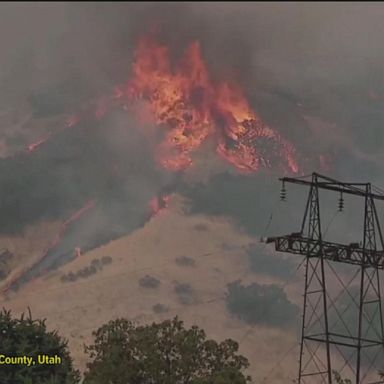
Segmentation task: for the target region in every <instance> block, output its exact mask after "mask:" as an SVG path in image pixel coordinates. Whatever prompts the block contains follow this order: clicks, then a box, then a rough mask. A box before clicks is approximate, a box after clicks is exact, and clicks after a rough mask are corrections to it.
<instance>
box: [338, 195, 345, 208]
mask: <svg viewBox="0 0 384 384" xmlns="http://www.w3.org/2000/svg"><path fill="white" fill-rule="evenodd" d="M343 210H344V199H343V195H342V194H340V198H339V212H343Z"/></svg>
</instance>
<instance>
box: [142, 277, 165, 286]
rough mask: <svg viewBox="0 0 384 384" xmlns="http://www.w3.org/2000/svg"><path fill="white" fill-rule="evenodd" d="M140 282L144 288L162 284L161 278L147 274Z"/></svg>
mask: <svg viewBox="0 0 384 384" xmlns="http://www.w3.org/2000/svg"><path fill="white" fill-rule="evenodd" d="M139 284H140V286H141V287H144V288H157V287H158V286H159V285H160V280H158V279H156V277H153V276H149V275H146V276H144V277H142V278H141V279H140V280H139Z"/></svg>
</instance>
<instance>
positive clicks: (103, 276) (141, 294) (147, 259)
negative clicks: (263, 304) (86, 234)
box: [0, 196, 298, 384]
mask: <svg viewBox="0 0 384 384" xmlns="http://www.w3.org/2000/svg"><path fill="white" fill-rule="evenodd" d="M254 241H255V239H254V238H251V237H249V236H247V235H245V234H239V233H238V232H237V231H236V230H235V228H234V227H233V225H232V224H231V223H230V222H229V221H228V220H225V219H212V218H207V217H205V216H185V215H184V214H183V210H182V201H181V199H180V198H179V197H178V196H175V198H174V199H173V200H172V202H171V204H170V207H169V208H168V209H167V210H165V211H162V212H160V213H159V214H158V216H156V217H154V218H153V219H152V220H151V221H150V222H149V223H147V225H146V226H145V227H144V228H142V229H139V230H137V231H136V232H134V233H132V234H131V235H129V236H126V237H123V238H120V239H118V240H116V241H113V242H111V243H109V244H107V245H105V246H102V247H100V248H98V249H95V250H93V251H91V252H88V253H85V254H83V255H82V256H81V257H79V258H77V259H76V260H75V261H73V262H72V263H70V264H67V265H66V266H64V267H62V268H61V269H60V270H58V271H55V272H53V273H51V274H50V275H48V276H45V277H43V278H40V279H38V280H35V281H34V282H33V283H29V284H27V285H25V286H24V287H22V288H21V289H20V290H19V291H18V292H14V293H10V294H9V295H8V296H7V297H6V298H2V299H1V300H2V302H0V306H5V307H6V308H9V309H12V310H13V311H14V312H15V313H16V314H18V313H21V312H23V311H25V310H26V309H27V307H28V306H29V307H30V308H31V310H32V313H33V316H35V317H43V318H47V324H48V326H49V327H50V328H56V329H58V330H59V332H60V333H61V334H62V335H63V336H65V337H67V338H68V339H69V345H70V348H71V352H72V354H73V356H74V359H75V361H76V364H77V366H78V367H79V368H81V369H84V367H85V364H86V357H85V355H84V354H83V344H84V343H88V342H90V340H91V332H92V330H94V329H95V328H97V327H98V326H100V325H101V324H103V323H104V322H107V321H108V320H110V319H113V318H116V317H120V316H124V317H127V318H129V319H132V320H135V321H137V322H152V321H161V320H163V319H166V318H169V317H173V316H175V315H178V316H179V317H180V318H181V319H183V320H184V321H185V323H186V324H187V325H192V324H196V325H198V326H200V327H202V328H204V329H205V330H206V332H207V334H208V336H209V337H210V338H214V339H217V340H223V339H225V338H233V339H235V340H237V341H239V342H240V350H241V353H243V354H244V355H245V356H247V357H248V358H249V360H250V362H251V368H250V372H249V373H250V374H251V375H252V376H253V378H254V382H255V383H262V382H265V383H276V384H279V383H287V381H289V380H290V379H293V378H294V377H295V373H296V360H297V352H298V350H297V341H296V336H295V334H294V333H289V332H285V331H282V330H279V329H273V328H268V327H261V326H257V327H250V326H248V325H246V324H244V323H242V322H241V321H239V320H237V319H234V318H232V317H231V316H230V315H229V314H228V312H227V310H226V308H225V301H224V294H225V287H226V284H228V283H229V282H232V281H234V280H237V279H242V280H243V281H244V282H246V283H250V282H252V281H258V282H270V279H268V278H266V277H263V276H260V275H257V274H255V273H252V272H250V271H249V266H248V263H247V258H246V255H245V252H244V247H245V246H247V245H248V244H249V243H250V242H254ZM103 256H110V257H111V259H112V262H111V263H109V264H107V265H105V266H104V267H103V268H102V269H101V270H99V271H98V272H97V273H96V274H94V275H91V276H89V277H84V278H78V279H77V280H76V281H74V282H63V281H62V276H63V274H68V273H69V272H74V273H75V272H76V271H79V270H81V269H82V268H84V267H86V266H89V265H91V263H92V260H95V259H99V260H100V259H101V258H102V257H103ZM182 257H184V259H185V257H187V258H188V260H189V261H190V259H193V261H194V265H183V262H180V258H182ZM177 258H179V262H177V261H176V259H177ZM192 263H193V262H192ZM184 264H185V263H184ZM187 264H188V263H187ZM146 275H149V276H152V277H154V278H156V279H158V280H159V282H160V284H159V286H158V287H157V288H146V287H143V286H141V285H140V279H142V278H143V277H145V276H146ZM181 284H189V285H190V290H189V291H188V290H187V292H186V293H185V294H179V293H177V292H176V291H177V289H176V288H175V287H176V286H177V285H179V286H180V285H181ZM289 288H290V290H288V291H289V292H290V293H291V292H292V294H293V295H296V293H297V292H296V291H297V289H296V288H295V286H292V284H291V285H290V287H289ZM156 304H161V305H162V306H161V307H160V306H158V308H161V310H160V311H159V310H158V311H154V309H153V307H154V306H155V305H156ZM162 311H165V312H162ZM288 352H289V353H288Z"/></svg>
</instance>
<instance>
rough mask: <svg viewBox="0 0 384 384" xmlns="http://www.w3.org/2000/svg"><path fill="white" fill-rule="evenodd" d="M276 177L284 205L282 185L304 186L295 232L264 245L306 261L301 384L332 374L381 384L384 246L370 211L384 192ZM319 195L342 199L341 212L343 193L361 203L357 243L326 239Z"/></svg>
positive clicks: (327, 379) (314, 178)
mask: <svg viewBox="0 0 384 384" xmlns="http://www.w3.org/2000/svg"><path fill="white" fill-rule="evenodd" d="M280 180H281V181H282V185H283V186H282V191H281V198H282V200H285V197H286V190H285V184H286V183H294V184H299V185H302V186H307V187H309V194H308V199H307V202H306V207H305V213H304V217H303V221H302V225H301V229H300V232H295V233H292V234H290V235H285V236H278V237H269V238H267V240H266V242H267V243H274V244H275V248H276V250H277V251H281V252H288V253H292V254H299V255H304V256H305V258H306V259H305V288H304V307H303V320H302V329H301V344H300V359H299V375H298V383H299V384H308V383H316V384H317V383H321V384H323V383H324V384H331V383H332V382H334V379H333V371H334V370H336V371H338V372H339V373H340V374H341V376H342V377H344V378H349V379H350V380H351V381H352V383H354V384H363V383H364V384H366V383H384V380H381V379H380V378H379V371H380V370H382V369H383V367H384V330H383V314H382V302H381V294H380V277H379V270H380V269H384V251H383V250H384V243H383V236H382V232H381V228H380V223H379V219H378V214H377V210H376V206H375V201H376V200H384V193H383V194H381V193H375V192H374V191H373V187H372V186H371V184H370V183H344V182H340V181H337V180H333V179H331V178H329V177H325V176H322V175H319V174H316V173H313V174H312V175H311V176H310V177H303V178H288V177H284V178H282V179H280ZM320 190H329V191H333V192H336V193H338V194H339V211H342V210H343V208H344V199H343V196H344V195H347V194H349V195H355V196H358V197H360V198H362V199H363V202H364V214H363V218H364V221H363V223H362V224H363V234H362V239H361V241H358V242H355V243H350V244H339V243H336V242H330V241H325V240H324V239H323V233H322V226H321V215H320V211H321V210H320V197H319V191H320ZM359 240H360V239H359ZM334 282H336V283H337V284H338V286H340V291H337V290H336V283H334Z"/></svg>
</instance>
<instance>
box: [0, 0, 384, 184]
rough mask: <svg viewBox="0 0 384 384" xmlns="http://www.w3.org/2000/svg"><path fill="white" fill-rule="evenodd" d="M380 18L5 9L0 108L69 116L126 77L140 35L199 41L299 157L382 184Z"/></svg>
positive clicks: (349, 13) (355, 10)
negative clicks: (320, 158) (46, 107)
mask: <svg viewBox="0 0 384 384" xmlns="http://www.w3.org/2000/svg"><path fill="white" fill-rule="evenodd" d="M383 16H384V6H383V5H381V4H371V3H367V4H365V3H364V4H358V3H350V4H349V3H334V4H314V3H304V4H303V3H272V4H263V3H260V4H249V3H239V2H236V3H235V2H234V3H204V4H193V3H182V4H172V3H144V4H140V3H136V4H132V3H131V4H123V3H116V4H110V3H97V4H95V3H94V4H92V3H90V4H89V3H83V4H69V3H52V4H44V3H33V4H26V3H24V4H11V3H7V4H2V5H1V13H0V46H1V50H2V53H1V59H0V84H1V87H0V89H1V90H0V100H1V102H2V109H4V110H5V109H6V107H9V105H11V106H13V107H14V106H15V104H17V105H19V108H20V109H22V106H23V105H24V103H25V102H26V100H28V98H29V100H30V98H31V97H32V98H33V97H35V98H34V99H33V102H34V104H33V105H34V106H36V104H38V107H39V106H40V104H41V103H42V102H41V101H40V104H39V99H38V97H39V96H41V95H42V96H41V97H43V96H46V97H47V98H50V99H52V100H51V101H50V102H51V104H54V105H53V109H55V108H56V110H58V111H63V110H64V111H65V110H68V109H71V110H73V109H75V107H76V106H77V105H78V104H79V103H80V102H83V101H84V100H88V99H89V98H92V97H94V96H95V95H97V94H103V92H105V91H106V90H108V89H109V88H110V87H111V86H113V85H114V84H116V83H119V82H121V81H125V80H126V79H127V78H128V77H129V71H130V63H131V58H132V52H133V50H134V46H135V42H136V39H137V37H138V36H139V35H140V34H143V33H147V32H148V31H151V30H154V29H155V30H157V31H158V35H159V37H160V38H161V39H163V40H164V41H166V42H167V44H169V45H170V46H171V47H172V48H173V50H172V52H173V53H174V54H175V56H177V55H181V54H182V52H183V50H184V49H185V47H186V44H187V43H188V42H190V41H191V40H194V39H198V40H200V41H201V43H202V48H203V52H204V55H205V57H206V59H207V61H208V63H209V65H210V68H211V69H212V72H213V73H214V74H215V75H216V76H220V77H222V75H226V76H229V77H231V76H235V77H237V79H238V80H239V81H240V82H241V83H243V84H244V86H245V88H246V91H247V93H248V95H249V96H250V97H251V99H252V100H253V102H254V107H255V108H256V109H257V110H259V112H260V113H261V114H262V115H263V117H264V118H265V119H266V120H267V121H268V122H270V123H271V124H272V125H274V126H275V127H276V128H277V129H278V130H279V131H281V132H282V133H283V134H285V135H286V136H288V137H290V138H292V139H293V140H294V141H295V142H296V144H297V146H298V147H299V149H301V150H302V151H304V152H305V153H310V152H311V151H317V152H320V150H321V151H330V152H332V154H333V157H334V161H335V163H336V164H334V165H335V166H334V171H335V172H337V171H339V172H340V174H341V175H345V174H347V175H348V176H351V177H352V176H354V174H353V173H354V172H355V171H356V167H357V170H358V171H359V173H364V174H365V175H363V176H370V177H373V178H375V179H376V178H377V179H380V177H379V175H378V168H379V169H381V160H382V154H381V148H382V145H383V133H382V132H383V131H382V129H381V125H382V122H383V112H382V108H381V106H382V103H383V101H384V100H383V98H384V81H383V68H384V66H383V64H384V53H383V51H382V36H383V33H384V26H383V24H382V18H383ZM36 95H37V96H36ZM47 95H48V96H47ZM36 99H38V100H37V101H36ZM43 103H44V100H43ZM3 129H5V128H4V127H3ZM367 163H368V164H367ZM367 173H368V175H367ZM356 176H358V177H359V175H356Z"/></svg>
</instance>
